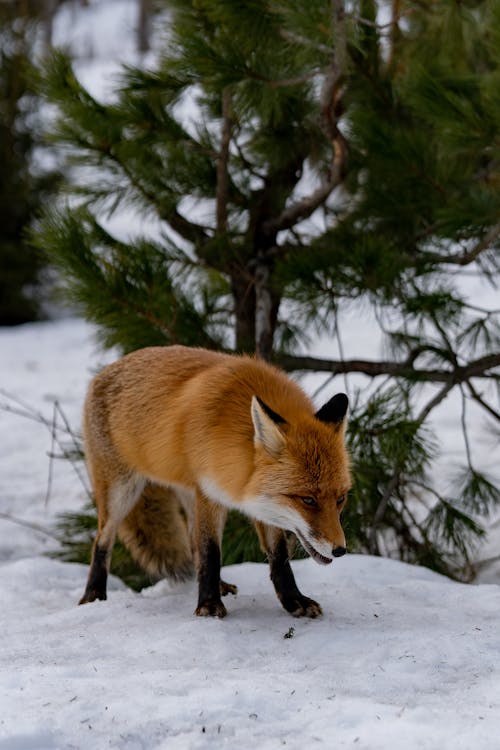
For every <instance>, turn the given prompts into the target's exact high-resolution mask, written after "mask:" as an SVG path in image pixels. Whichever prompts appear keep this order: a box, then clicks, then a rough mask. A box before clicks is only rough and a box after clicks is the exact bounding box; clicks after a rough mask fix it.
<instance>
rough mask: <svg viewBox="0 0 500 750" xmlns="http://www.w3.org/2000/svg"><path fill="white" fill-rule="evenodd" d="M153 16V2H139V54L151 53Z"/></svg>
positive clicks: (143, 0) (145, 0)
mask: <svg viewBox="0 0 500 750" xmlns="http://www.w3.org/2000/svg"><path fill="white" fill-rule="evenodd" d="M152 14H153V6H152V2H151V0H139V18H138V22H137V49H138V51H139V52H149V48H150V37H151V16H152Z"/></svg>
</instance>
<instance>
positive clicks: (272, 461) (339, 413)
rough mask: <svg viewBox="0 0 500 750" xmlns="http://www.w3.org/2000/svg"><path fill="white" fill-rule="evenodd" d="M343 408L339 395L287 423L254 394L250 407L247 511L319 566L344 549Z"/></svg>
mask: <svg viewBox="0 0 500 750" xmlns="http://www.w3.org/2000/svg"><path fill="white" fill-rule="evenodd" d="M347 407H348V399H347V396H346V395H345V394H343V393H339V394H337V395H336V396H334V397H333V398H332V399H330V401H328V403H326V404H325V405H324V406H323V407H322V408H321V409H319V411H317V412H316V414H314V415H309V414H301V415H300V419H298V420H297V421H296V422H294V421H290V422H287V421H286V420H285V419H284V418H283V417H282V416H281V415H279V414H277V413H276V412H275V411H273V410H272V409H271V408H270V407H269V406H267V405H266V404H265V403H264V402H263V401H261V400H260V399H259V398H257V397H256V396H254V397H253V399H252V405H251V414H252V422H253V427H254V445H255V471H254V473H253V477H252V482H251V484H252V488H249V489H251V497H252V499H251V501H250V503H249V505H251V506H252V507H251V509H250V507H249V508H248V510H249V511H250V510H251V514H252V515H255V517H257V518H259V520H261V521H264V522H265V523H268V524H270V525H272V526H278V527H280V528H283V529H288V530H289V531H293V532H294V533H295V534H296V535H297V537H298V538H299V540H300V542H301V543H302V546H303V547H304V548H305V550H306V551H307V552H308V554H309V555H311V557H312V558H313V559H314V560H316V562H318V563H322V564H324V565H326V564H328V563H331V562H332V558H333V557H340V556H341V555H343V554H344V553H345V551H346V542H345V536H344V532H343V530H342V526H341V522H340V515H341V513H342V510H343V509H344V507H345V504H346V500H347V492H348V490H349V489H350V487H351V478H350V472H349V457H348V454H347V450H346V447H345V440H344V434H345V422H346V413H347ZM245 504H247V503H245Z"/></svg>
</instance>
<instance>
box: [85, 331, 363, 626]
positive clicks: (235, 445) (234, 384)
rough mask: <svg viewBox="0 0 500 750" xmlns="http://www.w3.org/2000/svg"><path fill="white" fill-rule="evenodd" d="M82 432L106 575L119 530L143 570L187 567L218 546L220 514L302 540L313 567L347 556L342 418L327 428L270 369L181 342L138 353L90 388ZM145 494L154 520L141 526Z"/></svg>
mask: <svg viewBox="0 0 500 750" xmlns="http://www.w3.org/2000/svg"><path fill="white" fill-rule="evenodd" d="M254 397H258V399H260V402H259V401H257V400H256V399H255V398H254ZM262 402H263V404H262ZM266 407H268V408H266ZM344 411H345V409H344ZM84 436H85V448H86V457H87V461H88V466H89V471H90V476H91V479H92V483H93V487H94V494H95V501H96V505H97V509H98V516H99V530H98V537H97V542H96V545H97V546H98V547H99V549H102V550H105V553H106V561H107V566H108V567H109V557H110V554H111V548H112V545H113V542H114V538H115V534H116V533H117V531H118V533H119V535H120V536H121V538H122V539H123V540H124V541H125V543H126V544H127V545H128V546H129V547H130V548H131V550H132V552H133V553H134V554H135V556H136V558H137V559H139V562H141V563H142V564H143V565H144V564H145V561H147V562H148V565H146V567H148V566H149V569H150V571H155V572H157V573H164V574H165V573H166V574H169V575H175V574H176V568H178V569H179V570H181V571H182V570H184V571H187V570H188V569H189V563H190V559H191V556H192V555H191V552H192V551H195V552H196V551H198V552H199V550H200V548H202V547H203V545H204V544H205V541H206V539H207V538H210V539H214V540H215V541H216V543H219V544H220V537H221V534H222V528H223V525H224V521H225V515H226V508H227V507H235V508H237V509H240V510H241V511H243V512H244V513H247V514H248V515H249V516H250V517H252V518H253V519H254V520H255V521H257V522H258V523H259V529H261V527H262V524H268V525H269V524H270V525H271V526H273V527H277V528H285V529H287V530H290V531H294V532H296V533H298V535H299V538H300V539H301V541H302V542H303V544H305V546H306V549H307V550H308V551H309V552H310V553H311V554H313V555H314V556H315V558H316V559H317V560H318V561H320V562H329V561H330V560H331V557H332V554H334V552H333V550H335V549H338V550H342V549H343V548H345V538H344V534H343V531H342V528H341V524H340V511H341V507H340V506H339V505H338V501H339V499H341V498H343V497H344V498H345V495H346V493H347V491H348V490H349V488H350V481H351V480H350V473H349V461H348V456H347V451H346V448H345V444H344V419H343V414H341V416H340V418H339V419H338V422H335V423H334V424H331V423H325V421H322V420H321V419H318V418H317V416H315V413H314V408H313V405H312V403H311V401H310V399H309V398H308V397H307V396H306V395H305V393H304V392H303V391H302V389H301V388H300V387H299V386H298V385H297V384H296V383H295V382H293V381H292V380H291V379H290V378H288V377H287V376H286V375H285V374H284V373H283V372H281V371H280V370H278V369H276V368H275V367H272V366H271V365H269V364H266V363H264V362H262V361H259V360H256V359H253V358H250V357H239V356H232V355H225V354H219V353H215V352H211V351H207V350H203V349H190V348H187V347H182V346H172V347H152V348H147V349H142V350H139V351H136V352H134V353H132V354H129V355H127V356H126V357H123V358H122V359H121V360H119V361H118V362H115V363H114V364H112V365H109V366H108V367H106V368H105V369H104V370H103V371H102V372H101V373H100V374H99V375H97V376H96V377H95V378H94V380H93V381H92V383H91V385H90V387H89V391H88V395H87V399H86V404H85V412H84ZM155 488H156V489H155ZM165 488H168V489H165ZM152 495H153V496H154V498H153V499H154V503H153V502H152V501H151V496H152ZM148 496H149V498H150V499H149V507H150V510H151V513H153V509H154V514H155V517H156V521H155V522H148V520H147V513H148V510H147V508H148V500H147V499H148ZM304 498H305V499H304ZM309 498H312V499H313V500H314V506H312V507H311V506H310V505H309V500H308V499H309ZM344 502H345V500H344ZM162 508H163V509H164V517H163V518H162ZM182 508H183V509H184V510H181V509H182ZM186 513H187V515H186ZM188 526H189V527H190V528H189V530H190V533H191V540H192V547H193V550H191V549H189V545H188V543H187V536H186V534H187V531H186V530H187V528H188ZM259 536H260V538H261V540H264V538H265V537H266V534H265V532H263V531H262V530H261V531H260V532H259ZM274 536H275V535H273V534H271V536H270V538H273V539H274ZM138 539H140V543H139V542H138ZM263 546H264V547H266V545H265V544H263ZM164 549H169V550H170V552H169V553H168V554H167V553H165V552H164V551H163V550H164ZM266 551H267V552H269V550H268V549H266ZM344 551H345V550H344ZM155 558H158V560H159V562H158V563H157V562H155ZM201 564H202V563H200V557H199V554H198V568H200V565H201ZM87 593H88V592H87ZM97 596H99V595H98V594H97ZM94 598H95V596H94ZM99 598H105V596H102V597H100V596H99ZM91 600H92V594H90V595H88V596H86V597H84V599H83V600H82V601H91ZM309 601H310V600H309ZM199 613H201V614H206V613H207V612H205V611H203V612H199ZM214 613H215V614H221V611H217V612H215V611H214V612H208V614H214Z"/></svg>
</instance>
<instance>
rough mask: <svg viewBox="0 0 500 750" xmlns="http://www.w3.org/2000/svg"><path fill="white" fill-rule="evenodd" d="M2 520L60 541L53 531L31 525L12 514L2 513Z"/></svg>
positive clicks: (35, 524)
mask: <svg viewBox="0 0 500 750" xmlns="http://www.w3.org/2000/svg"><path fill="white" fill-rule="evenodd" d="M0 518H2V519H3V520H4V521H10V522H11V523H15V524H17V525H18V526H24V527H25V528H27V529H31V530H32V531H37V532H39V533H40V534H45V536H49V537H50V538H51V539H57V540H58V537H57V535H56V534H54V533H53V532H52V531H49V530H48V529H45V528H44V527H43V526H39V525H38V524H37V523H30V522H29V521H23V519H22V518H16V517H15V516H11V515H10V513H1V512H0ZM58 541H59V540H58Z"/></svg>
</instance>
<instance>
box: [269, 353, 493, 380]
mask: <svg viewBox="0 0 500 750" xmlns="http://www.w3.org/2000/svg"><path fill="white" fill-rule="evenodd" d="M274 359H275V361H276V363H277V364H279V365H280V366H281V367H282V368H283V369H284V370H287V371H288V372H293V371H295V370H313V371H316V372H335V373H337V374H339V373H346V372H360V373H363V374H364V375H369V376H370V377H372V378H373V377H377V376H378V375H392V376H393V377H403V378H408V379H409V380H413V381H420V382H424V381H429V382H435V383H448V382H452V383H453V384H458V383H463V382H465V381H466V380H469V378H473V377H475V378H481V377H485V378H486V377H491V378H494V379H499V380H500V374H493V373H490V372H489V371H490V370H492V369H493V368H495V367H500V353H499V352H497V353H493V354H487V355H485V356H484V357H479V359H476V360H473V361H472V362H469V363H467V364H466V365H459V366H457V367H455V368H454V369H450V370H448V369H427V370H424V369H419V368H414V367H412V366H411V362H410V361H409V360H407V361H405V362H391V361H383V360H382V361H371V360H362V359H351V360H344V361H342V360H335V359H319V358H317V357H308V356H293V355H290V354H277V355H275V358H274Z"/></svg>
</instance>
